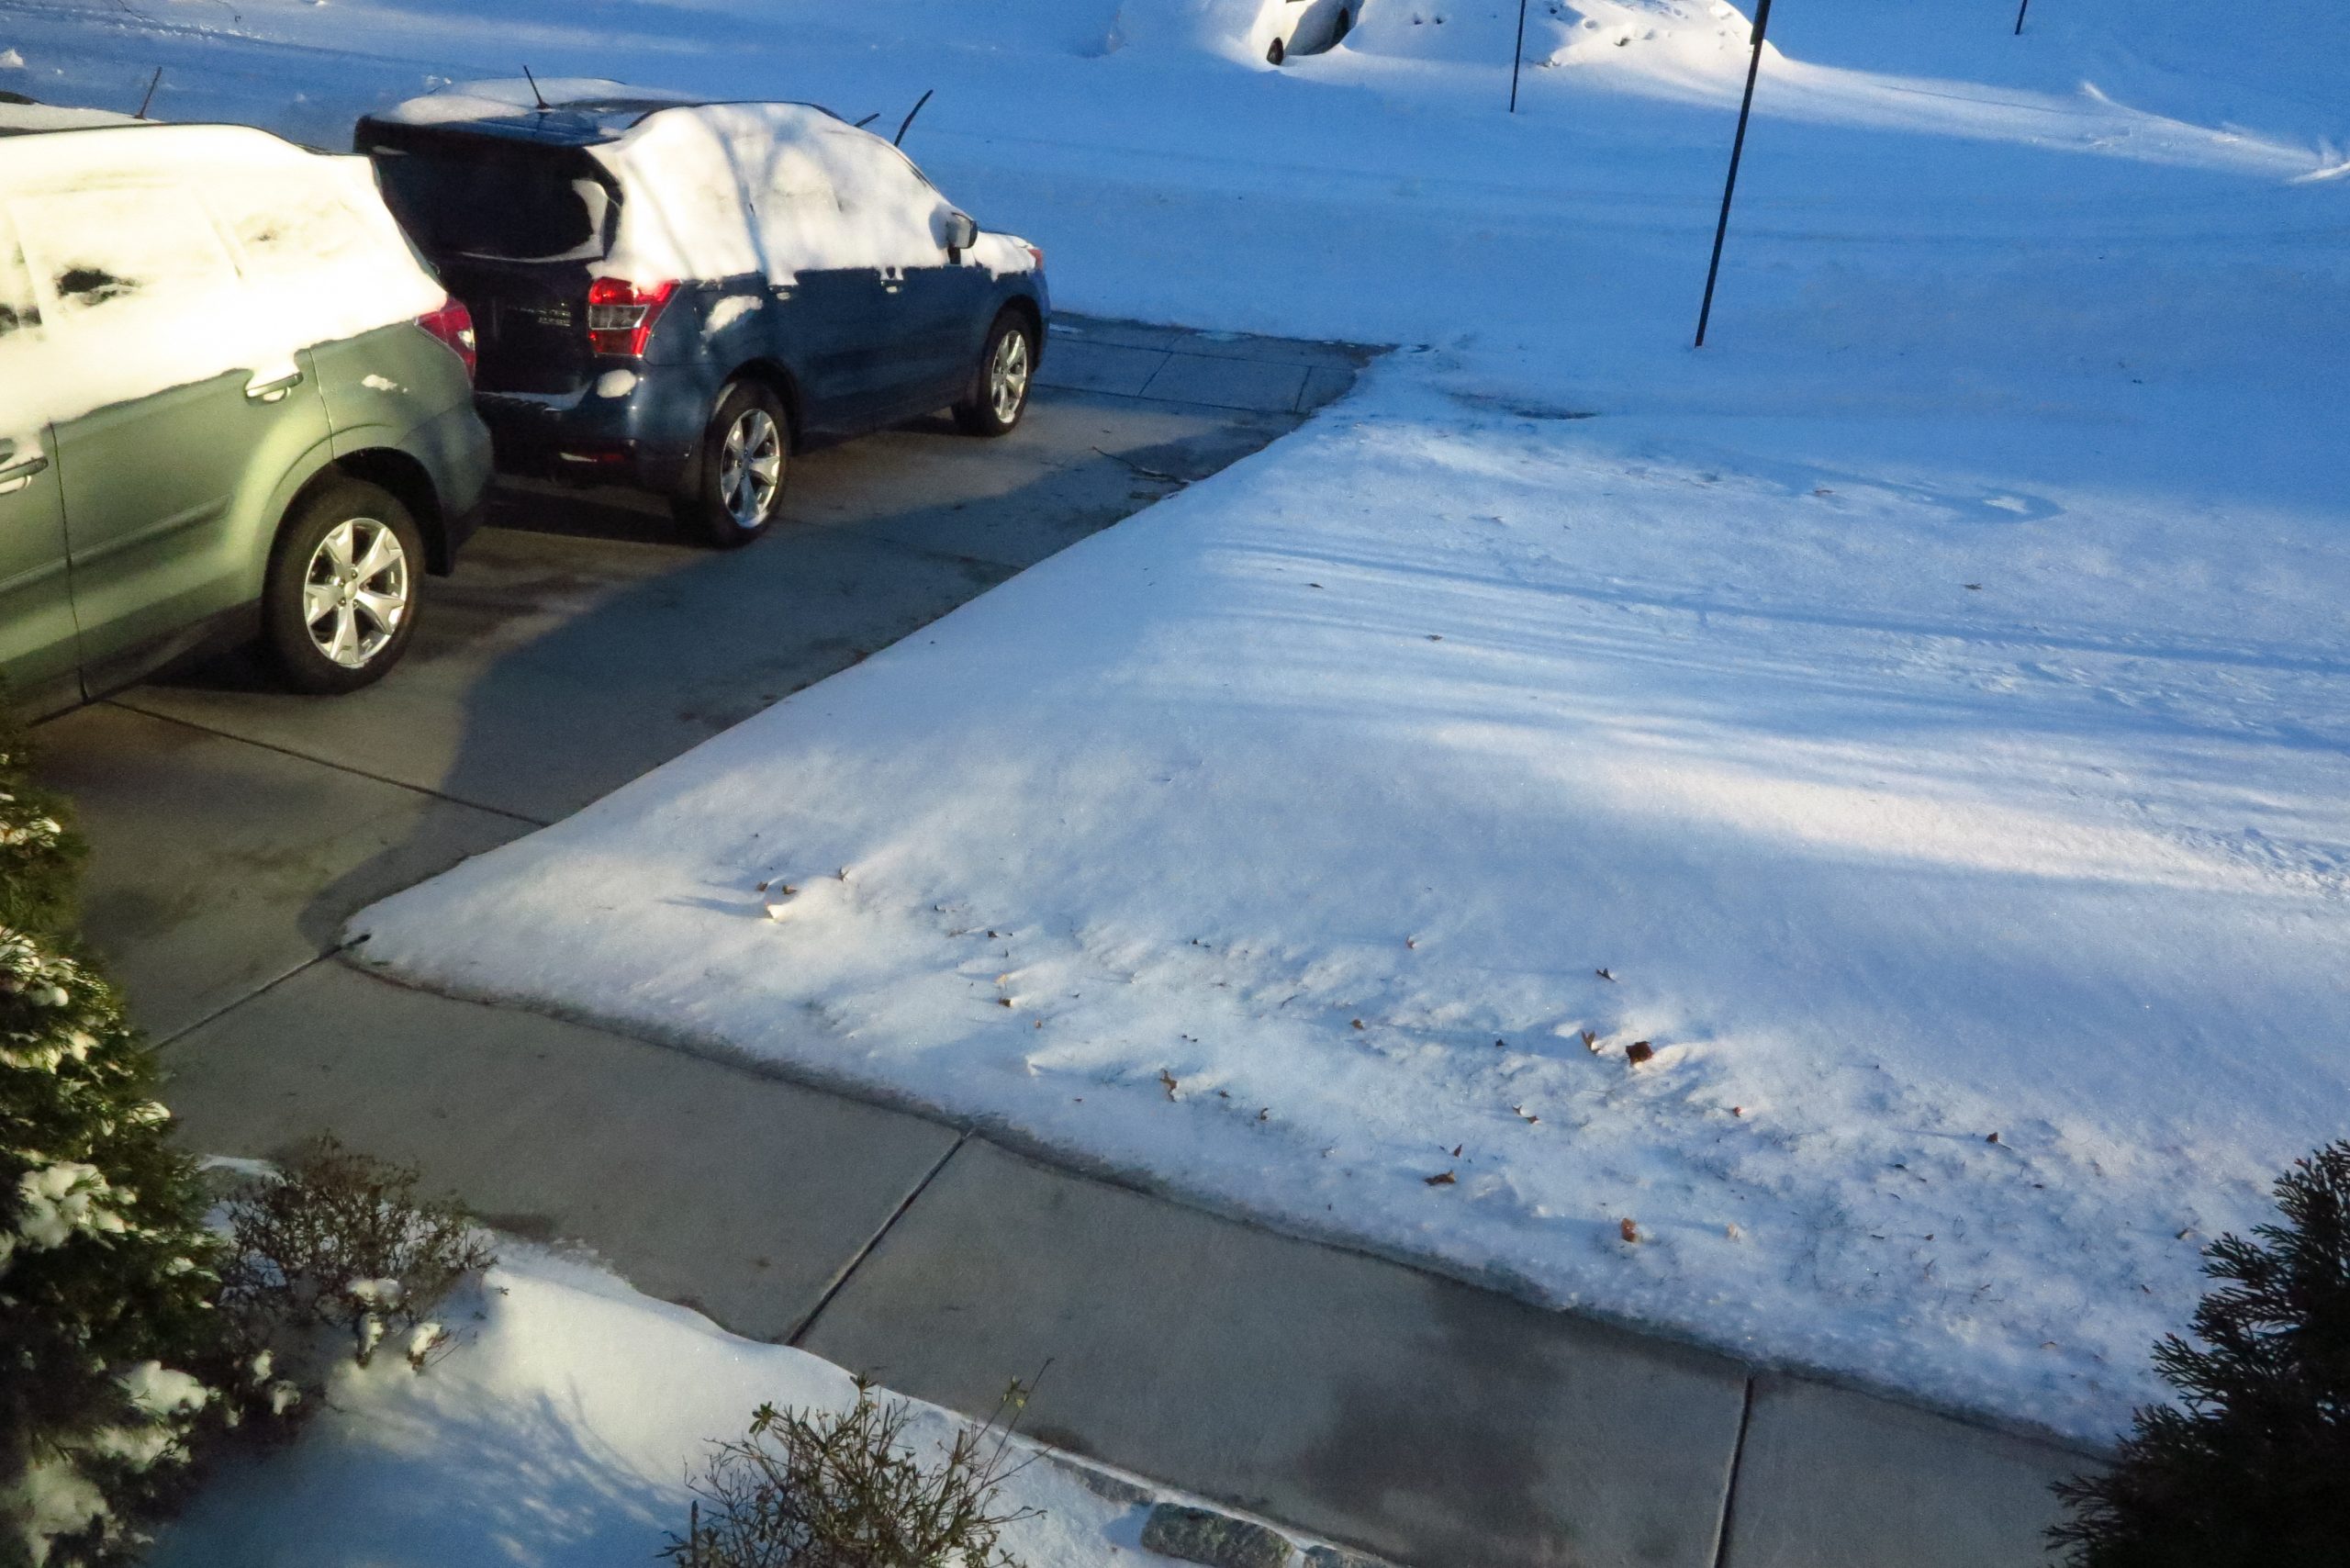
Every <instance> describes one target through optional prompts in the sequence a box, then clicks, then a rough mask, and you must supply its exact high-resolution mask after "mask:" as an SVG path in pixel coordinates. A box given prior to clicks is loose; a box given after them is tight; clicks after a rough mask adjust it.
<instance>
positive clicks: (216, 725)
mask: <svg viewBox="0 0 2350 1568" xmlns="http://www.w3.org/2000/svg"><path fill="white" fill-rule="evenodd" d="M568 506H569V511H568V514H567V515H568V516H570V517H571V518H572V519H574V520H577V519H579V518H580V517H581V515H582V514H583V513H590V514H591V515H592V503H591V502H588V501H586V500H583V499H573V500H571V501H569V503H568ZM1009 576H1011V568H1009V567H1002V566H993V565H990V564H989V563H985V562H976V561H967V560H957V559H948V558H940V557H931V556H921V555H910V554H908V552H906V551H905V550H903V549H901V548H897V547H894V546H890V545H888V544H882V543H874V542H872V541H869V540H865V539H859V538H856V537H854V536H850V535H845V534H842V533H836V532H830V531H825V530H820V529H819V530H798V531H793V532H786V533H782V534H778V536H777V537H775V538H774V539H771V540H767V541H766V542H764V543H761V544H760V545H759V546H758V547H757V548H756V549H754V550H745V551H739V552H731V553H728V554H715V553H713V552H711V551H706V550H687V549H680V548H677V547H675V546H668V547H664V546H661V545H657V544H651V543H643V542H639V541H635V540H628V539H612V538H595V537H589V538H577V537H573V538H565V539H562V540H560V541H557V542H554V543H553V545H552V547H551V543H550V541H549V540H547V539H546V538H545V537H543V536H538V535H534V534H533V533H532V532H530V531H528V530H525V529H521V528H516V527H507V528H498V529H493V530H490V531H488V532H485V533H484V534H483V535H482V536H481V537H480V538H479V539H478V540H476V542H475V543H474V544H473V545H472V547H470V548H469V549H468V550H467V552H466V554H465V557H464V563H463V566H461V568H460V570H459V573H458V575H457V576H456V577H452V578H449V579H448V580H447V581H445V582H443V581H441V580H439V579H435V580H434V581H433V582H431V584H430V585H428V588H427V590H426V591H427V595H428V597H427V599H426V601H425V605H424V609H423V613H422V614H421V616H420V620H419V623H418V629H417V635H416V641H415V643H414V644H412V646H411V647H410V649H409V654H408V660H407V662H406V663H405V664H403V666H401V667H400V668H399V669H397V670H396V671H394V672H393V673H392V675H391V676H390V677H389V678H386V680H384V681H382V682H381V683H379V684H377V685H375V686H371V687H368V688H366V689H364V690H361V691H356V692H353V693H352V694H351V695H349V696H347V697H341V698H337V699H335V700H332V701H323V702H322V701H319V700H316V699H311V698H303V697H297V696H294V695H291V694H289V693H286V692H285V691H282V690H278V689H275V688H274V682H273V681H272V679H271V678H270V676H269V674H268V672H267V671H266V670H264V669H263V668H261V667H260V666H257V665H256V664H255V663H253V662H252V660H251V659H250V658H245V657H232V658H229V659H225V660H222V661H220V662H218V663H217V664H214V665H210V666H205V667H203V668H200V669H195V670H189V671H185V672H180V673H176V674H173V675H171V676H168V677H166V678H162V679H159V680H157V681H154V682H151V683H150V684H149V685H147V686H143V687H140V688H139V689H136V690H133V691H130V692H127V693H125V694H124V695H123V696H122V697H121V698H119V699H117V700H118V701H120V702H121V703H123V704H124V705H126V706H131V707H136V708H137V709H139V710H140V711H143V712H149V713H155V714H161V715H164V716H168V717H171V718H176V719H181V720H185V721H186V722H190V723H196V724H202V725H205V726H207V727H209V728H213V729H217V730H219V731H221V732H223V733H225V734H235V735H240V736H244V737H247V738H250V739H252V740H256V741H260V742H262V743H263V744H266V745H273V746H278V747H281V748H283V749H285V750H287V751H289V752H293V753H296V754H297V755H299V756H307V757H311V758H314V759H316V760H318V761H319V762H322V763H326V764H328V765H330V766H331V767H338V768H353V769H357V770H360V771H363V772H366V773H370V774H374V775H375V776H377V777H380V778H389V779H395V780H397V781H398V782H400V783H403V784H407V785H409V786H411V787H413V788H416V789H419V790H432V791H434V792H436V793H439V794H442V795H447V796H450V797H453V798H454V799H457V800H461V801H466V802H468V803H471V804H474V805H477V806H481V807H484V808H487V809H490V810H495V811H499V812H511V813H513V814H515V815H518V816H522V817H527V818H529V819H531V820H532V821H534V822H538V823H549V822H553V821H554V820H556V819H557V818H559V817H563V816H565V815H568V814H569V813H570V812H575V811H576V810H578V809H579V808H580V807H582V806H584V805H587V804H588V802H589V801H595V800H598V799H599V798H601V797H602V796H604V795H607V794H610V792H611V791H612V790H617V789H619V788H620V787H621V785H623V784H625V783H627V782H629V781H630V780H631V779H632V778H637V777H638V776H639V775H641V774H643V773H645V772H647V771H649V770H650V769H652V768H655V767H659V766H660V765H661V764H662V763H664V762H666V761H668V760H669V759H670V758H671V757H673V756H677V755H678V754H679V753H681V752H685V751H688V750H689V749H691V748H692V747H693V746H696V745H699V744H700V743H701V742H703V741H705V740H708V739H709V738H710V737H711V736H712V735H714V734H718V733H720V732H721V731H722V730H725V729H728V728H731V727H732V726H733V725H735V724H737V723H740V722H742V721H743V720H744V719H747V718H749V717H750V716H751V715H753V714H754V713H756V712H758V711H760V710H762V709H764V708H766V707H767V706H768V705H769V704H771V703H773V702H775V701H777V700H778V699H780V698H783V697H785V696H788V695H789V694H790V693H791V692H794V691H797V690H799V689H801V688H802V687H805V686H808V685H811V684H812V683H814V682H815V681H818V680H821V679H822V678H824V677H825V676H828V675H831V674H833V673H834V672H835V671H836V670H839V669H842V668H844V667H845V666H848V665H851V664H854V663H856V661H857V660H858V659H860V658H863V657H864V656H865V655H867V654H868V653H871V652H874V651H875V650H878V649H879V648H882V647H886V646H888V645H889V644H890V643H892V642H894V641H896V640H897V639H898V638H899V637H901V636H903V635H905V634H906V633H909V632H912V631H913V630H914V629H915V628H917V627H919V626H923V625H925V624H927V623H928V622H932V621H934V620H936V619H937V618H938V617H939V616H941V615H943V614H945V613H946V611H947V610H951V609H953V608H954V607H955V606H956V605H957V604H960V603H962V602H963V601H964V600H966V599H969V598H970V597H971V596H972V595H973V594H975V593H978V592H980V591H982V590H983V589H985V588H990V587H992V586H994V585H995V584H996V583H998V582H1001V581H1002V580H1003V579H1004V578H1005V577H1009Z"/></svg>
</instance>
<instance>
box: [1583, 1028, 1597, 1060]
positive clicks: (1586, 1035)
mask: <svg viewBox="0 0 2350 1568" xmlns="http://www.w3.org/2000/svg"><path fill="white" fill-rule="evenodd" d="M1583 1049H1584V1050H1587V1051H1589V1052H1590V1053H1591V1054H1592V1055H1593V1056H1597V1055H1598V1054H1599V1031H1598V1030H1596V1029H1585V1030H1584V1031H1583Z"/></svg>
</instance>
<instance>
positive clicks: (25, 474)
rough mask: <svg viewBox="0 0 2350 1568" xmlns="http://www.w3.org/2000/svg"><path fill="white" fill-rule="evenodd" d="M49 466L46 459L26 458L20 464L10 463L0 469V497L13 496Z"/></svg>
mask: <svg viewBox="0 0 2350 1568" xmlns="http://www.w3.org/2000/svg"><path fill="white" fill-rule="evenodd" d="M48 466H49V459H48V458H46V457H28V458H26V459H25V460H24V461H23V462H22V463H11V464H9V465H7V466H6V468H0V496H7V495H14V494H15V493H16V492H17V491H18V490H21V489H23V488H24V487H26V486H27V485H29V484H31V483H32V482H33V476H34V475H36V474H39V472H41V471H42V470H43V469H45V468H47V467H48Z"/></svg>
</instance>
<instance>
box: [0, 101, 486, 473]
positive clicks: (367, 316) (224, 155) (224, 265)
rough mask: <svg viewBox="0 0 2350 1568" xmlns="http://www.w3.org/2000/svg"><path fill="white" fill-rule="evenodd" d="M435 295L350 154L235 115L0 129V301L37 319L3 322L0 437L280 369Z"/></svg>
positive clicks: (406, 315) (27, 436) (30, 436)
mask: <svg viewBox="0 0 2350 1568" xmlns="http://www.w3.org/2000/svg"><path fill="white" fill-rule="evenodd" d="M92 276H95V277H97V278H99V279H100V280H101V281H99V282H98V283H97V284H95V286H88V285H86V284H84V286H79V287H75V288H68V287H66V285H68V284H69V283H73V282H76V281H77V280H81V279H86V278H89V277H92ZM20 296H22V297H20ZM446 297H447V296H446V295H445V293H444V292H443V291H442V288H441V286H440V285H439V284H438V283H436V282H434V281H433V279H432V277H431V274H428V273H427V272H426V271H425V270H424V269H423V268H422V267H421V266H420V264H419V263H417V261H416V258H415V254H414V252H412V251H410V250H409V248H408V242H407V241H406V240H405V239H403V238H402V236H401V234H400V232H399V230H398V229H397V226H396V225H395V224H394V223H393V221H392V218H391V215H390V213H389V212H387V211H386V209H385V207H384V204H383V200H382V198H381V197H380V196H378V195H377V194H376V190H375V174H374V172H373V171H372V170H371V169H370V168H369V167H368V164H367V162H366V160H364V159H363V158H352V157H327V156H322V155H320V154H318V153H314V152H310V151H305V150H304V149H302V148H299V147H296V146H294V145H292V144H290V143H288V142H285V141H283V140H279V139H278V138H277V137H274V136H272V135H269V134H266V133H265V132H263V131H259V130H255V129H250V128H247V127H243V126H209V125H207V126H158V125H139V124H125V125H120V126H112V127H106V128H100V129H77V130H72V131H70V132H68V133H65V134H59V135H53V136H18V137H7V138H0V304H5V305H7V306H10V307H11V308H13V310H14V312H15V316H14V319H16V320H17V321H28V320H33V319H36V318H35V316H34V315H33V314H31V313H28V307H29V308H30V311H31V312H37V320H38V324H37V325H28V326H20V327H18V329H17V330H13V331H6V332H0V436H7V437H10V438H13V439H15V440H16V441H17V442H18V444H19V446H20V447H21V448H29V447H30V446H31V445H32V444H33V442H34V439H35V438H36V437H37V435H38V432H39V428H40V427H41V425H43V424H44V423H52V422H53V423H62V422H63V421H65V420H72V419H76V418H79V417H80V416H82V415H84V414H86V413H89V412H90V411H92V410H93V409H102V408H106V407H108V406H109V405H112V404H115V403H120V402H126V401H129V400H131V399H133V398H143V397H147V396H149V395H151V394H153V393H157V392H162V391H165V390H167V389H169V388H171V387H174V386H187V385H190V384H192V383H196V382H200V381H205V380H208V379H210V378H211V377H213V376H216V375H225V374H228V373H229V372H232V371H249V372H252V373H254V374H256V375H274V374H276V373H278V372H279V371H281V370H288V369H292V368H294V363H295V361H294V356H295V355H296V354H297V353H299V352H300V351H302V350H304V349H307V348H309V347H311V346H312V345H314V344H317V343H321V342H331V341H334V340H336V339H341V338H347V337H355V336H357V335H358V334H360V333H362V332H365V331H369V330H373V329H375V328H377V327H381V326H386V325H389V324H390V323H392V322H395V321H399V320H404V319H413V318H414V317H417V316H420V315H422V314H423V313H425V312H426V311H429V310H432V309H435V308H438V307H439V306H440V305H441V304H442V301H443V300H444V299H445V298H446Z"/></svg>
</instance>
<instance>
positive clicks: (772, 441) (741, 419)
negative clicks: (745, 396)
mask: <svg viewBox="0 0 2350 1568" xmlns="http://www.w3.org/2000/svg"><path fill="white" fill-rule="evenodd" d="M782 487H783V431H780V430H778V429H777V428H776V422H775V420H772V419H770V418H768V416H767V410H766V409H744V410H743V412H742V413H741V414H740V415H739V416H738V417H737V418H736V419H735V420H734V423H733V427H732V428H730V429H729V430H728V431H727V432H726V442H725V444H724V445H723V446H722V447H721V448H720V449H719V454H718V498H719V502H720V504H721V505H722V506H724V507H725V508H726V512H727V515H728V516H730V517H732V518H733V520H734V526H735V527H737V528H741V529H744V530H749V529H755V528H764V527H766V526H767V517H768V514H769V513H771V512H773V511H774V510H775V498H776V495H777V493H778V491H779V490H781V489H782Z"/></svg>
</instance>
